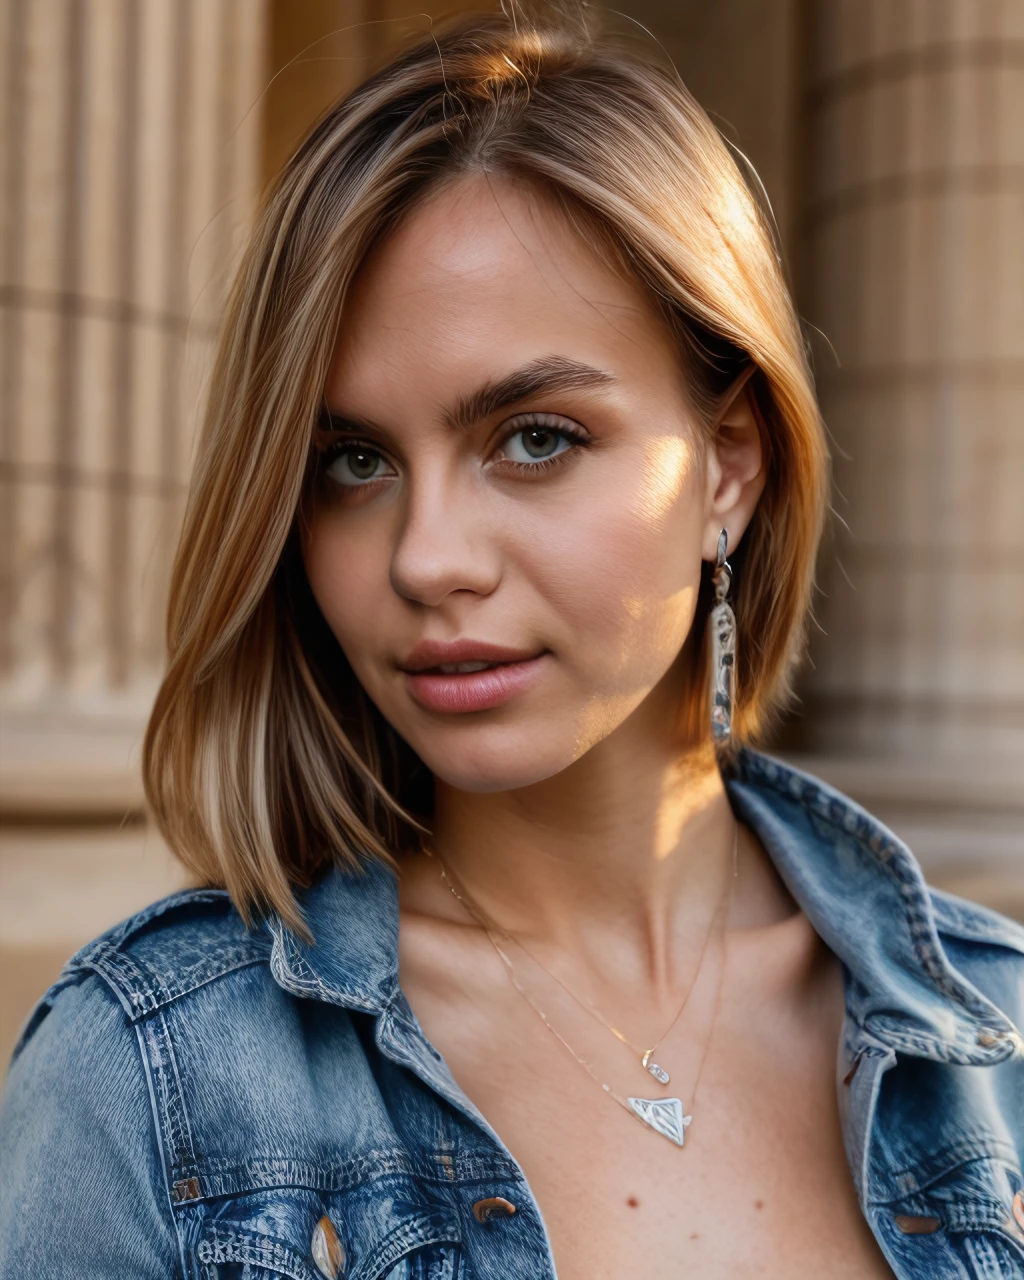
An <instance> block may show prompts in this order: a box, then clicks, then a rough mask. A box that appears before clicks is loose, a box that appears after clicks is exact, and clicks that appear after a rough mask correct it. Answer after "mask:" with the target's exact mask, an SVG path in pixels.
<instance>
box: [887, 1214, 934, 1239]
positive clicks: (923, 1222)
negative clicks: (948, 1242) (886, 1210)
mask: <svg viewBox="0 0 1024 1280" xmlns="http://www.w3.org/2000/svg"><path fill="white" fill-rule="evenodd" d="M893 1222H895V1224H896V1226H897V1228H898V1229H899V1230H900V1231H902V1232H903V1234H904V1235H905V1236H930V1235H931V1234H932V1232H933V1231H938V1229H939V1227H940V1226H941V1225H942V1224H941V1223H940V1222H939V1220H938V1218H930V1217H924V1216H919V1215H918V1214H913V1213H898V1214H897V1215H896V1217H895V1218H893Z"/></svg>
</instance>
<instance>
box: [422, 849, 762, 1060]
mask: <svg viewBox="0 0 1024 1280" xmlns="http://www.w3.org/2000/svg"><path fill="white" fill-rule="evenodd" d="M738 838H739V825H738V824H736V825H735V826H734V829H733V850H732V858H733V867H734V868H735V865H736V854H737V841H738ZM428 852H429V850H428ZM433 856H434V857H436V858H437V862H438V866H439V868H440V871H441V876H442V878H443V879H444V880H445V882H446V883H447V885H448V888H449V889H450V890H451V892H452V893H453V894H454V896H455V897H456V898H457V899H458V900H459V902H461V903H462V905H463V906H464V907H465V908H466V910H467V911H469V913H470V914H471V915H472V916H473V918H474V919H475V920H476V922H477V923H478V924H479V925H480V926H481V928H483V929H484V930H486V931H488V932H489V933H490V932H493V933H497V934H499V935H500V936H501V937H503V938H504V939H505V940H506V941H507V942H511V943H513V944H514V945H515V946H517V947H519V948H520V950H521V951H524V952H525V953H526V954H527V955H528V956H529V957H530V959H531V960H532V961H533V963H534V964H535V965H537V967H538V968H539V969H543V971H544V972H545V973H546V974H547V975H548V977H549V978H550V979H551V980H552V982H557V983H558V985H559V986H560V987H561V988H562V990H563V991H564V992H565V993H566V995H567V996H569V998H570V999H571V1000H573V1001H575V1003H576V1004H577V1005H579V1007H580V1008H581V1009H582V1010H583V1011H584V1012H585V1013H588V1014H589V1015H590V1016H591V1017H592V1018H594V1019H595V1021H597V1022H599V1023H600V1024H601V1025H602V1026H603V1027H604V1028H605V1029H606V1030H608V1031H610V1032H611V1034H612V1035H613V1036H614V1037H615V1038H616V1040H619V1041H621V1042H622V1044H624V1045H625V1046H626V1048H627V1049H629V1050H630V1051H631V1052H632V1053H634V1054H635V1055H636V1057H637V1059H638V1060H639V1062H640V1065H641V1066H642V1067H643V1069H644V1070H645V1071H646V1072H647V1073H648V1074H649V1075H651V1076H653V1077H654V1079H655V1080H657V1082H658V1083H659V1084H661V1085H667V1084H668V1083H669V1081H670V1080H671V1079H672V1077H671V1076H670V1075H669V1073H668V1072H667V1071H666V1070H665V1068H664V1067H662V1066H659V1064H658V1063H657V1062H655V1061H654V1055H655V1053H656V1052H657V1049H658V1046H659V1045H660V1044H661V1042H662V1041H663V1040H664V1039H665V1038H666V1037H667V1036H668V1034H669V1032H671V1030H672V1028H673V1027H674V1026H675V1025H676V1023H677V1022H678V1021H679V1019H680V1018H681V1017H682V1016H683V1013H684V1012H685V1010H686V1006H687V1004H688V1003H689V1000H690V995H691V993H692V992H693V989H694V987H695V986H696V985H697V979H698V978H699V977H700V973H701V969H702V968H703V966H704V956H705V954H706V953H707V949H708V943H709V942H710V941H711V935H712V933H713V932H714V928H715V922H716V920H717V919H718V911H715V912H713V913H712V916H711V920H710V922H709V924H708V930H707V933H706V934H705V935H704V942H703V944H702V946H701V949H700V955H699V956H698V958H697V967H696V969H695V970H694V975H693V980H692V981H691V983H690V985H689V986H688V987H687V989H686V994H685V996H684V997H683V1002H682V1004H681V1005H680V1006H679V1008H678V1009H677V1010H676V1012H675V1014H674V1016H673V1018H672V1020H671V1022H670V1023H669V1024H668V1026H667V1027H666V1028H665V1030H664V1031H663V1032H662V1033H661V1035H660V1036H658V1038H657V1039H656V1040H655V1042H654V1044H652V1045H651V1047H650V1048H649V1049H642V1048H640V1047H639V1046H638V1045H635V1044H634V1043H633V1042H632V1040H630V1039H629V1038H628V1037H627V1036H626V1035H625V1034H624V1033H623V1032H622V1031H620V1030H619V1028H618V1027H617V1026H615V1024H614V1023H612V1022H611V1021H609V1019H608V1018H606V1017H605V1016H604V1014H603V1013H602V1012H601V1011H600V1009H598V1008H597V1006H596V1005H595V1004H594V1003H593V1001H591V1000H583V999H581V998H580V997H579V996H578V995H577V994H576V992H575V991H573V990H572V989H571V988H570V987H568V986H567V985H566V984H565V983H564V982H563V981H562V979H561V978H560V977H559V976H558V974H557V973H552V972H551V970H550V969H549V968H548V967H547V965H546V964H543V963H542V962H541V961H540V960H539V959H538V958H537V956H535V955H534V953H533V952H532V951H531V950H530V948H529V947H528V946H527V945H526V943H525V942H523V940H522V939H521V938H518V937H517V936H516V935H515V934H514V933H512V932H511V931H510V930H508V929H506V928H505V927H504V926H503V925H500V924H498V923H496V921H495V920H494V918H493V917H492V916H491V915H489V914H488V913H487V912H485V911H484V909H483V908H482V907H481V906H480V905H479V903H477V902H475V901H474V900H473V899H472V898H471V897H470V895H469V893H468V892H467V891H466V889H465V888H464V887H463V886H461V885H460V884H459V882H458V881H457V880H456V878H455V877H454V876H453V875H452V874H451V872H450V871H449V870H448V868H447V867H446V866H445V864H444V861H443V860H442V858H441V857H440V855H439V854H434V855H433ZM460 889H461V892H460Z"/></svg>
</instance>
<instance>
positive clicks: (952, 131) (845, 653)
mask: <svg viewBox="0 0 1024 1280" xmlns="http://www.w3.org/2000/svg"><path fill="white" fill-rule="evenodd" d="M811 12H812V15H813V32H812V33H811V38H810V40H809V44H808V50H809V60H810V68H809V76H808V79H809V94H808V97H807V100H806V104H805V110H806V112H807V125H808V136H809V142H810V145H809V152H808V167H807V173H806V185H807V190H806V197H807V202H806V205H805V222H804V227H803V233H804V243H805V244H806V246H807V258H806V261H805V264H804V266H805V271H804V276H805V280H806V287H805V290H804V296H803V298H802V300H801V301H802V309H803V311H804V314H805V315H806V316H807V318H808V319H809V320H810V321H812V322H813V324H814V325H816V326H817V327H818V328H819V329H820V330H821V332H822V335H823V338H824V339H827V343H826V342H825V341H820V342H816V364H817V375H818V379H819V386H820V391H821V399H822V405H823V409H824V414H825V418H826V421H827V423H828V426H829V428H830V430H831V432H832V435H833V438H834V451H835V480H836V490H837V496H836V510H837V514H838V515H839V516H840V517H841V518H842V520H843V521H845V523H846V526H847V527H840V528H839V529H838V535H837V538H836V540H835V542H834V543H833V545H832V546H831V547H830V548H829V550H828V553H827V554H826V557H825V560H824V563H823V575H822V584H823V587H824V595H823V597H821V598H819V602H818V610H817V611H818V616H819V619H820V622H821V625H822V627H823V629H824V634H823V635H822V636H819V637H817V639H816V642H815V643H814V645H813V648H812V652H813V655H814V661H815V668H814V670H813V672H812V673H811V676H810V679H809V681H808V684H807V686H806V703H807V713H808V714H807V720H806V724H807V725H808V726H809V727H808V731H807V732H808V737H807V741H806V746H807V747H808V749H809V750H811V751H812V752H814V753H816V755H817V756H818V757H820V761H821V771H822V772H824V773H826V775H827V776H830V777H832V778H834V779H835V780H836V782H837V783H838V784H839V785H845V786H847V787H848V788H849V789H850V790H852V791H854V793H855V794H858V795H859V796H860V797H861V798H862V799H863V800H864V801H865V802H866V803H868V804H869V805H871V806H872V807H874V808H875V809H876V811H878V812H880V813H882V815H883V816H885V817H888V818H889V819H890V820H891V821H892V823H893V825H894V826H896V827H897V830H899V831H900V833H901V834H903V835H905V836H906V837H907V838H908V839H910V841H911V843H912V844H913V845H915V847H916V848H917V850H918V852H919V854H920V856H921V857H922V858H923V859H924V860H925V861H926V862H930V863H931V864H932V865H933V866H936V867H943V866H949V867H952V866H954V864H958V863H959V862H961V861H962V862H963V863H964V864H965V865H966V863H967V862H968V861H973V864H974V865H975V866H976V867H982V866H986V865H987V866H996V865H997V864H998V865H1001V866H1002V867H1004V868H1005V869H1007V870H1009V871H1011V873H1012V875H1014V876H1016V877H1020V876H1021V867H1022V859H1024V788H1022V786H1021V782H1022V780H1024V4H1020V3H1000V2H999V0H928V2H927V3H914V2H913V0H814V2H813V4H812V5H811ZM828 344H830V346H831V348H833V349H834V350H833V351H830V350H829V345H828ZM965 874H966V871H965ZM1017 884H1018V886H1019V884H1020V881H1019V879H1018V880H1017Z"/></svg>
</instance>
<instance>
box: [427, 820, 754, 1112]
mask: <svg viewBox="0 0 1024 1280" xmlns="http://www.w3.org/2000/svg"><path fill="white" fill-rule="evenodd" d="M738 835H739V825H738V824H737V827H736V831H735V833H734V835H733V846H732V874H731V876H730V878H729V880H730V883H729V891H728V893H727V894H726V895H724V897H723V899H722V901H721V902H720V903H719V905H718V908H717V909H716V911H715V914H714V916H713V917H712V929H711V931H710V932H713V931H714V924H715V922H716V920H717V919H718V917H719V916H720V915H721V914H722V912H723V907H726V906H727V905H730V906H731V904H732V898H733V892H734V889H735V886H736V880H737V878H738V874H739V868H738V862H737V850H738V843H739V841H738ZM426 852H427V853H428V854H429V855H430V856H431V857H434V858H436V859H437V863H438V867H439V868H440V871H441V875H442V877H443V878H444V880H445V882H446V883H447V885H448V888H449V889H450V890H451V892H452V894H453V896H454V897H455V898H456V900H457V901H459V902H460V903H461V904H462V906H463V907H464V908H465V909H466V911H467V912H468V913H469V914H470V915H471V916H472V917H473V919H474V920H475V921H476V923H477V924H478V925H479V926H480V928H481V929H483V931H484V933H485V935H486V937H487V940H488V941H489V942H490V944H491V946H492V947H493V948H494V950H495V952H496V953H497V955H498V957H499V959H500V960H501V962H502V964H503V965H504V966H505V970H506V972H507V973H508V976H509V981H510V982H511V983H512V986H513V988H514V989H515V990H516V991H517V992H518V993H519V995H520V996H521V997H522V998H523V999H524V1000H525V1001H526V1003H527V1004H528V1005H529V1006H530V1008H531V1009H532V1010H533V1011H534V1013H535V1014H536V1015H537V1016H538V1017H539V1018H540V1020H541V1022H543V1023H544V1025H545V1026H546V1027H547V1029H548V1030H549V1031H550V1032H551V1034H552V1035H553V1036H554V1037H555V1039H556V1040H557V1041H558V1042H559V1044H561V1045H562V1047H563V1048H564V1049H566V1050H567V1051H568V1053H569V1054H570V1055H571V1056H572V1057H573V1058H574V1059H575V1060H576V1061H577V1062H578V1063H579V1065H580V1066H581V1067H582V1068H583V1069H584V1070H585V1071H586V1073H587V1074H588V1075H589V1076H590V1077H591V1079H592V1080H594V1081H595V1083H596V1084H599V1085H600V1086H601V1089H602V1090H603V1091H604V1092H605V1093H606V1094H607V1095H608V1096H609V1097H610V1098H611V1099H612V1100H613V1101H614V1102H617V1103H618V1104H619V1106H620V1107H622V1109H623V1110H624V1111H626V1112H628V1113H629V1114H630V1115H631V1116H632V1117H633V1118H634V1120H639V1121H640V1123H641V1124H644V1125H646V1124H647V1122H646V1121H645V1120H644V1119H643V1118H642V1117H641V1116H639V1115H638V1114H637V1112H636V1111H635V1109H634V1108H633V1107H632V1106H631V1105H630V1104H629V1102H628V1101H627V1099H626V1098H624V1097H622V1096H621V1094H618V1093H616V1092H615V1090H614V1089H613V1088H612V1087H611V1085H610V1084H607V1083H606V1082H605V1081H604V1080H602V1079H601V1077H600V1076H599V1075H598V1074H597V1072H596V1071H595V1069H594V1067H593V1066H592V1065H591V1064H590V1063H589V1062H588V1061H587V1060H586V1058H584V1057H582V1056H581V1055H580V1054H578V1053H577V1052H576V1050H575V1049H574V1048H573V1047H572V1045H571V1044H570V1043H569V1041H568V1040H566V1038H565V1036H563V1035H562V1033H561V1032H560V1031H559V1030H558V1028H557V1027H556V1026H555V1025H554V1023H552V1021H551V1019H550V1018H549V1017H548V1016H547V1014H546V1013H545V1012H544V1010H543V1009H542V1008H541V1007H540V1005H539V1004H537V1002H536V1001H535V1000H534V999H533V997H532V996H531V995H530V993H529V992H528V991H527V990H526V988H525V987H524V986H523V985H522V984H521V983H520V981H519V979H518V978H517V977H516V971H515V965H514V964H513V963H512V960H511V959H510V958H509V956H508V955H507V954H506V952H505V951H504V950H503V948H502V946H501V944H500V943H499V941H498V939H497V938H496V937H495V935H494V932H493V931H492V930H491V928H490V927H489V925H488V923H487V919H486V918H485V917H484V915H483V913H482V912H481V911H480V910H479V909H478V908H475V905H474V904H473V903H472V902H471V901H469V900H467V898H466V897H464V896H463V895H462V894H460V893H459V891H458V889H456V887H455V885H454V884H453V882H452V877H451V875H450V873H449V872H448V871H447V869H446V867H445V864H444V861H443V859H442V858H441V856H440V854H438V853H437V852H436V850H433V851H432V850H426ZM724 919H728V911H726V912H725V916H724ZM710 932H709V936H710ZM725 932H726V931H725V928H724V927H723V928H722V931H721V938H722V960H721V964H720V965H719V972H718V981H717V984H716V987H715V1003H714V1008H713V1011H712V1015H711V1025H710V1027H709V1028H708V1038H707V1040H706V1041H705V1043H704V1049H703V1052H702V1054H701V1059H700V1063H699V1065H698V1068H697V1076H696V1078H695V1080H694V1082H693V1090H692V1092H691V1094H690V1107H691V1109H692V1107H693V1104H694V1102H695V1101H696V1098H697V1090H698V1089H699V1088H700V1082H701V1078H702V1077H703V1075H704V1065H705V1063H706V1062H707V1059H708V1053H709V1052H710V1049H711V1042H712V1040H713V1039H714V1033H715V1027H716V1025H717V1023H718V1014H719V1010H720V1008H721V1002H722V985H723V981H724V977H725V952H726V946H725ZM508 936H509V937H511V935H508ZM512 940H513V941H515V939H514V938H513V939H512ZM706 945H707V943H706V941H705V947H706ZM524 950H525V948H524ZM538 963H539V962H538ZM540 967H541V968H542V969H544V971H545V972H548V970H547V969H545V967H544V965H541V966H540ZM550 976H551V977H552V978H554V974H551V975H550ZM555 981H556V982H557V981H558V979H557V978H555ZM694 981H695V982H696V979H695V980H694ZM560 985H561V984H560ZM569 994H572V993H571V992H570V993H569ZM687 995H689V993H687ZM585 1007H586V1006H585V1005H584V1008H585ZM677 1017H678V1015H677ZM670 1029H671V1028H670ZM666 1034H667V1032H666ZM662 1038H663V1039H664V1037H662ZM631 1047H632V1046H631ZM634 1052H635V1051H634ZM648 1127H649V1126H648Z"/></svg>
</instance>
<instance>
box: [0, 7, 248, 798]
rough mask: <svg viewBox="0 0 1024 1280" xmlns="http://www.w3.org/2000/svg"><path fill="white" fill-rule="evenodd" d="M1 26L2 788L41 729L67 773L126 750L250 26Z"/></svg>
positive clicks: (213, 291)
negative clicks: (75, 762) (113, 736)
mask: <svg viewBox="0 0 1024 1280" xmlns="http://www.w3.org/2000/svg"><path fill="white" fill-rule="evenodd" d="M0 21H2V24H3V52H2V57H3V72H2V74H0V85H2V89H0V94H2V108H0V109H2V113H3V114H2V119H0V138H2V160H0V164H2V169H0V206H2V217H3V224H2V236H0V306H2V312H0V319H2V329H0V361H2V369H0V372H2V382H0V422H2V433H3V434H2V449H3V453H2V468H3V469H2V475H0V482H2V491H0V511H2V513H3V514H2V516H0V521H2V524H0V541H2V546H3V554H4V565H3V571H4V572H3V597H4V598H3V601H2V607H0V713H2V715H3V732H4V745H5V753H4V754H5V758H6V764H7V769H6V770H5V771H6V772H8V775H9V771H10V769H11V768H14V769H15V770H17V769H19V768H21V767H22V766H23V765H24V766H25V767H29V766H28V764H26V761H27V760H28V757H29V756H31V755H32V751H33V750H34V747H33V745H32V744H33V743H35V742H36V739H37V737H38V735H39V734H44V735H45V736H46V743H45V752H44V753H45V754H49V755H51V756H52V754H53V753H54V752H56V753H57V754H58V755H59V754H60V750H61V749H60V747H59V745H58V739H59V735H60V733H61V732H63V731H64V730H68V731H69V732H72V731H74V730H76V727H77V729H81V730H82V733H83V738H82V743H83V745H82V746H81V747H79V746H74V745H72V746H70V747H69V748H68V750H69V751H70V752H71V755H72V756H74V755H75V753H76V752H79V751H84V752H85V753H86V757H87V759H86V763H88V758H91V759H93V760H95V759H96V756H97V752H98V753H99V754H100V755H102V747H101V746H100V747H98V746H97V743H98V742H99V739H98V738H97V737H96V732H97V731H98V728H99V727H101V726H102V725H103V724H107V725H109V724H111V723H115V722H116V723H117V724H118V725H120V726H122V727H123V728H125V729H126V731H130V732H131V733H133V734H136V733H137V731H138V728H139V726H140V725H141V723H142V720H143V719H144V716H145V712H146V709H147V707H148V703H149V700H150V698H151V696H152V692H153V689H154V687H155V683H156V681H157V679H158V676H159V671H160V667H161V663H162V658H163V626H164V603H165V594H166V586H167V576H168V569H169V563H170V557H171V554H172V551H173V546H174V541H175V537H176V533H177V528H178V524H179V521H180V517H181V511H182V504H183V500H184V495H185V490H186V483H187V477H188V470H189V463H190V455H191V439H192V431H193V427H194V423H195V416H196V407H197V401H198V398H199V395H200V392H201V387H202V383H203V377H204V374H205V372H206V368H207V364H208V358H209V354H210V350H211V345H212V342H213V339H214V335H215V332H216V326H217V319H218V315H219V312H220V306H221V300H222V292H223V286H224V283H225V280H226V278H227V274H228V270H229V268H230V265H231V263H232V262H233V260H234V259H235V256H236V253H237V249H238V247H239V244H240V241H241V237H242V236H243V235H244V234H245V231H246V228H247V225H248V223H249V220H250V218H251V215H252V210H253V206H254V199H255V195H256V187H257V184H258V181H259V161H260V133H259V121H260V107H259V101H258V99H259V95H260V91H261V88H262V79H263V42H264V32H263V25H264V15H263V4H262V2H261V0H5V3H4V5H3V7H2V17H0ZM55 735H56V736H55ZM72 736H73V734H72ZM12 743H13V745H12ZM22 744H27V745H26V746H25V750H24V751H23V750H22ZM116 750H117V751H119V752H121V753H122V754H123V751H122V748H121V747H120V746H119V747H117V748H116ZM26 752H27V755H26ZM62 767H63V765H62V764H60V763H58V764H57V766H56V769H57V772H58V773H59V772H60V769H61V768H62ZM50 772H52V770H51V771H50Z"/></svg>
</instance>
